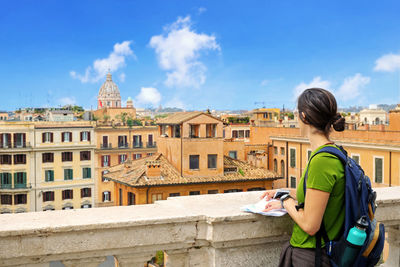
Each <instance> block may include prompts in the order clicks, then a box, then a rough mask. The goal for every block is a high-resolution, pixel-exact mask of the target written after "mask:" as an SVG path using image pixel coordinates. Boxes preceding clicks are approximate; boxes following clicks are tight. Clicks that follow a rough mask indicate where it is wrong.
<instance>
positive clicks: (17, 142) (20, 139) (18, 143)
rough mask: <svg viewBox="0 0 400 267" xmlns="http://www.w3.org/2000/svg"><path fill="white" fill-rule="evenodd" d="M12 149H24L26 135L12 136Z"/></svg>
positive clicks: (16, 134)
mask: <svg viewBox="0 0 400 267" xmlns="http://www.w3.org/2000/svg"><path fill="white" fill-rule="evenodd" d="M14 147H26V135H25V134H24V133H15V134H14Z"/></svg>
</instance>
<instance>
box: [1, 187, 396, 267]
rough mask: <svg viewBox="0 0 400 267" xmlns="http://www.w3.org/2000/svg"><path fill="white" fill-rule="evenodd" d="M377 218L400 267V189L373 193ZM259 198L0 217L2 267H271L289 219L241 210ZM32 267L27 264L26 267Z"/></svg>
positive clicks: (190, 199)
mask: <svg viewBox="0 0 400 267" xmlns="http://www.w3.org/2000/svg"><path fill="white" fill-rule="evenodd" d="M377 191H378V205H379V208H378V211H377V213H376V217H377V219H378V220H379V221H381V222H383V223H385V226H386V228H387V229H386V230H387V232H388V242H389V247H390V248H389V256H388V259H387V260H386V263H385V264H384V266H399V264H400V257H399V255H400V234H399V226H400V187H392V188H379V189H377ZM259 195H260V192H243V193H230V194H217V195H198V196H183V197H176V198H170V199H168V200H164V201H157V202H156V203H155V204H151V205H139V206H123V207H109V208H93V209H79V210H64V211H62V210H57V211H47V212H32V213H22V214H12V215H10V214H3V215H0V235H1V238H0V246H1V247H3V248H6V249H3V250H1V251H0V266H19V267H22V266H26V265H28V266H36V267H38V266H40V267H44V266H49V262H51V261H61V262H62V263H63V264H64V265H65V266H66V267H70V266H82V267H83V266H89V267H97V266H99V264H100V263H102V262H104V261H105V259H106V256H114V257H115V258H116V259H117V260H118V262H119V266H120V267H126V266H129V267H131V266H133V267H139V266H140V267H143V266H144V263H145V262H147V261H149V260H150V259H151V258H152V257H153V256H154V255H155V253H156V251H159V250H162V251H164V252H165V254H166V257H165V259H166V267H171V266H172V267H189V266H199V267H208V266H210V267H211V266H235V267H241V266H243V267H244V266H277V263H278V259H279V254H280V251H281V247H282V244H283V243H284V242H286V241H287V240H289V234H290V232H291V230H292V220H291V219H290V218H289V216H287V215H286V216H283V217H264V216H261V215H255V214H249V213H244V212H241V211H239V208H240V207H241V206H242V205H244V204H248V203H253V202H255V201H257V200H258V197H259ZM30 264H32V265H30Z"/></svg>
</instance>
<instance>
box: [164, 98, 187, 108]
mask: <svg viewBox="0 0 400 267" xmlns="http://www.w3.org/2000/svg"><path fill="white" fill-rule="evenodd" d="M165 106H166V107H168V108H180V109H183V110H185V109H186V105H185V104H184V103H183V101H181V100H180V99H179V98H178V97H174V98H172V99H171V100H169V101H168V102H167V103H165Z"/></svg>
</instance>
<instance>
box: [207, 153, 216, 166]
mask: <svg viewBox="0 0 400 267" xmlns="http://www.w3.org/2000/svg"><path fill="white" fill-rule="evenodd" d="M208 168H209V169H216V168H217V154H210V155H208Z"/></svg>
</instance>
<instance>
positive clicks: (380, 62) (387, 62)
mask: <svg viewBox="0 0 400 267" xmlns="http://www.w3.org/2000/svg"><path fill="white" fill-rule="evenodd" d="M374 70H375V71H388V72H393V71H395V70H400V54H399V55H396V54H387V55H383V56H381V57H380V58H378V59H377V60H376V61H375V67H374Z"/></svg>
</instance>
